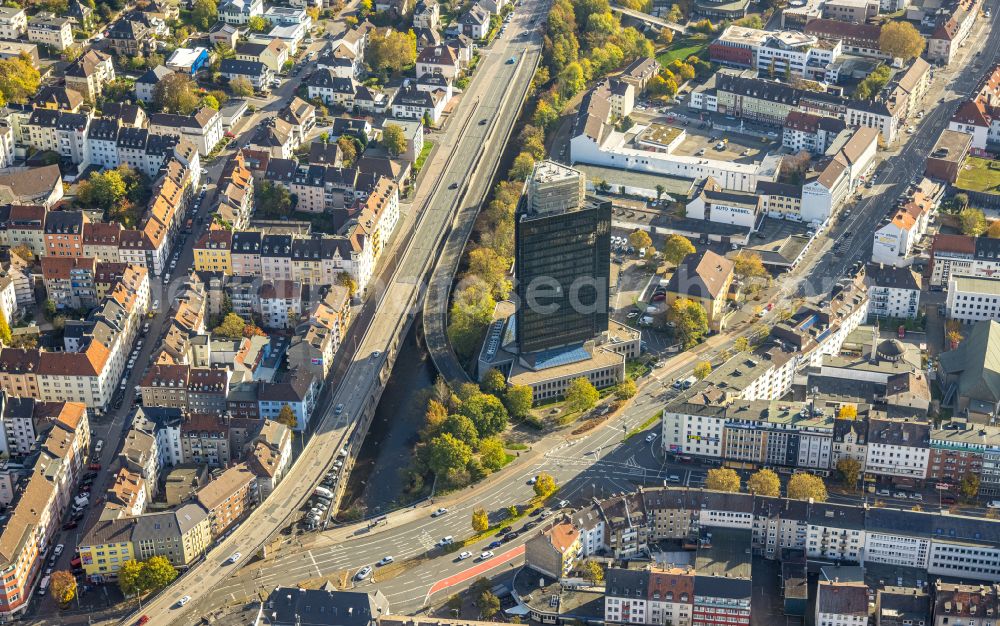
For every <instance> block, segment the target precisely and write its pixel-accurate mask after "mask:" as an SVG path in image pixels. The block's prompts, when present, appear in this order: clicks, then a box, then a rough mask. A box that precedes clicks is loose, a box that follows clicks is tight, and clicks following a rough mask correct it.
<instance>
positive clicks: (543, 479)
mask: <svg viewBox="0 0 1000 626" xmlns="http://www.w3.org/2000/svg"><path fill="white" fill-rule="evenodd" d="M534 488H535V495H536V496H538V497H539V498H545V497H548V496H551V495H552V494H554V493H555V492H556V479H555V478H553V477H552V475H551V474H548V473H546V472H542V473H540V474H539V475H538V477H537V478H536V479H535V485H534Z"/></svg>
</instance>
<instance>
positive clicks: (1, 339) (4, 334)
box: [0, 312, 11, 346]
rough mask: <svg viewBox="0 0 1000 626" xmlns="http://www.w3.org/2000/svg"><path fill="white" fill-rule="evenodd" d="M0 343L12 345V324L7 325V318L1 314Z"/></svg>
mask: <svg viewBox="0 0 1000 626" xmlns="http://www.w3.org/2000/svg"><path fill="white" fill-rule="evenodd" d="M0 343H2V344H3V345H5V346H9V345H10V344H11V334H10V324H8V323H7V316H6V315H4V314H3V312H0Z"/></svg>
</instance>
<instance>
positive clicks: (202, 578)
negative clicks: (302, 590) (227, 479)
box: [143, 2, 543, 624]
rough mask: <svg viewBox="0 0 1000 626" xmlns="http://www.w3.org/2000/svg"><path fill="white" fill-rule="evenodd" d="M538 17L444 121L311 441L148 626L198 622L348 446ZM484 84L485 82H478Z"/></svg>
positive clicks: (517, 27)
mask: <svg viewBox="0 0 1000 626" xmlns="http://www.w3.org/2000/svg"><path fill="white" fill-rule="evenodd" d="M542 12H543V7H542V6H541V3H539V2H534V3H532V2H528V3H525V4H524V6H523V7H522V8H521V9H519V11H518V12H517V17H515V19H514V20H513V21H512V22H511V23H510V24H509V25H508V28H507V33H506V34H505V36H504V37H503V38H502V39H501V40H500V41H498V42H496V43H495V44H494V46H493V47H492V48H490V49H488V50H484V51H483V57H482V59H481V61H480V67H479V69H478V70H477V75H476V77H475V79H474V80H473V83H472V85H471V86H470V88H469V90H468V91H467V93H466V94H465V95H464V96H463V99H462V102H461V103H460V105H459V107H458V109H457V110H456V111H455V112H454V113H453V117H452V119H451V120H449V127H450V128H449V130H450V131H451V132H445V133H444V134H443V135H442V136H441V142H440V143H439V146H438V149H437V150H438V152H437V155H436V157H435V163H434V164H431V165H430V166H431V167H441V172H440V175H439V176H437V177H436V178H435V177H433V176H428V177H427V178H425V179H424V180H425V182H426V183H427V184H428V185H432V187H431V189H430V193H429V194H428V193H427V192H426V191H425V190H423V189H421V190H418V193H417V197H416V198H415V200H414V203H413V204H414V206H415V207H416V210H417V211H418V212H419V213H420V215H419V216H418V218H417V224H416V226H415V229H416V230H415V231H414V234H413V238H412V240H411V241H410V243H409V246H408V247H407V248H406V249H405V250H404V251H402V256H401V260H400V262H399V264H398V269H397V271H396V272H395V274H394V276H393V277H392V279H391V281H390V282H389V283H388V284H387V285H386V286H385V289H384V290H376V293H374V294H373V295H372V296H371V297H372V298H374V299H375V301H376V302H377V306H376V313H375V314H374V316H373V318H372V319H371V321H370V323H369V324H368V326H367V328H366V329H363V332H364V334H363V336H362V337H361V338H360V340H359V341H358V347H357V349H356V350H355V351H354V355H355V356H354V359H353V361H352V362H350V363H349V364H348V365H347V367H346V372H345V373H344V376H343V378H342V379H340V383H339V384H338V385H337V386H336V390H335V392H334V393H333V394H332V398H331V399H330V401H329V402H327V403H325V404H321V406H322V407H323V413H322V414H321V415H319V416H316V417H314V421H316V423H317V428H316V434H315V435H314V436H313V438H312V439H311V440H310V442H309V443H308V444H307V446H306V448H305V449H304V451H303V454H302V455H301V456H300V458H299V459H298V460H297V461H296V463H295V465H294V466H293V468H292V470H291V471H290V473H289V474H288V475H287V476H286V477H285V479H284V481H283V482H282V483H281V484H280V485H279V486H278V488H277V489H276V490H275V492H274V493H272V494H271V496H270V497H269V498H268V499H267V500H266V501H265V502H264V503H262V504H261V505H260V506H259V507H258V508H257V509H256V510H255V511H254V512H253V513H252V514H251V515H250V517H249V518H248V519H247V520H245V521H244V522H243V523H242V525H241V526H240V527H239V528H238V529H237V530H235V531H234V532H233V533H232V534H231V535H230V537H229V538H228V539H226V540H224V541H223V542H222V543H221V544H219V545H217V546H216V547H215V549H213V550H212V551H211V552H210V553H208V554H207V555H206V557H205V559H204V560H203V561H202V562H201V563H199V564H196V565H195V566H193V567H192V568H191V569H190V570H189V571H188V572H186V573H185V575H184V576H182V577H181V578H180V579H178V581H177V582H175V583H174V584H173V585H171V586H170V588H168V589H167V590H166V591H165V592H163V593H162V594H160V596H159V597H158V598H157V599H155V600H154V601H153V602H151V603H150V604H149V605H147V606H146V607H144V610H143V614H145V615H148V616H149V617H150V618H151V619H152V621H151V622H150V623H156V624H159V623H163V624H166V623H181V622H183V621H186V620H189V619H191V618H193V616H195V615H200V614H204V613H203V611H202V610H201V609H200V608H199V607H200V605H201V599H202V598H203V597H205V596H206V595H212V596H215V595H216V594H214V593H210V590H211V589H212V588H213V587H214V586H215V585H216V584H218V583H219V581H221V580H223V579H224V578H226V577H227V576H229V575H230V574H231V572H232V570H233V567H232V566H230V565H226V564H225V560H226V559H227V558H228V557H229V555H231V554H233V553H234V552H237V551H239V552H241V553H243V554H245V555H249V554H253V553H254V552H256V550H257V549H258V547H259V546H261V545H262V544H263V543H264V542H265V541H266V540H267V539H268V538H269V537H270V536H272V535H273V534H274V533H275V532H276V531H277V530H278V529H279V528H280V527H281V526H283V525H284V523H285V521H286V520H287V519H288V517H289V516H290V515H291V514H292V512H294V511H295V509H296V508H297V507H298V504H299V502H301V501H302V500H303V499H304V498H305V497H307V496H308V495H309V494H310V493H311V491H312V486H313V485H315V484H317V483H318V482H319V479H320V477H321V475H322V474H323V472H324V471H325V469H326V467H327V466H328V464H329V463H330V462H332V459H333V458H334V457H335V456H336V452H337V451H338V450H339V449H340V448H341V447H342V446H343V445H344V444H345V443H346V441H345V435H346V434H347V433H348V432H349V431H350V429H351V426H353V424H354V421H355V420H356V419H357V417H358V416H360V415H361V414H362V413H363V411H365V410H369V409H370V408H371V405H372V404H373V403H374V397H373V390H374V389H375V388H376V385H380V384H381V382H379V381H380V377H383V376H387V375H388V368H387V367H386V354H387V352H388V350H389V349H390V348H391V347H392V346H391V344H390V341H392V339H393V338H394V337H396V336H397V335H398V332H397V331H398V330H399V329H400V328H402V327H403V326H405V324H406V322H407V321H408V320H407V317H408V316H409V315H411V310H410V306H411V305H412V303H413V302H414V297H415V296H416V294H417V293H418V291H419V289H420V281H421V278H422V272H423V268H425V267H427V266H428V265H429V263H430V261H431V260H432V259H433V257H434V255H436V254H437V250H438V241H439V239H440V236H441V235H442V234H443V233H444V232H445V230H446V229H447V228H448V227H449V224H450V222H451V220H452V218H453V215H454V206H455V201H456V200H457V199H458V198H459V197H460V194H461V193H463V192H464V189H463V185H465V184H467V183H469V182H470V180H474V179H475V178H476V177H478V176H479V175H480V172H479V171H476V172H470V171H469V167H470V165H471V163H473V162H474V160H475V157H476V155H477V153H478V151H479V150H480V149H481V147H482V146H483V144H484V140H485V139H486V137H487V135H488V134H490V131H491V128H492V125H491V124H488V123H487V124H482V125H480V124H479V123H478V121H473V118H474V120H479V119H481V118H486V119H487V120H490V119H492V118H493V117H495V116H496V115H497V114H498V113H499V112H500V111H501V110H505V109H506V108H507V106H509V105H507V104H506V103H505V97H506V96H507V94H508V93H510V92H514V91H517V89H516V87H517V86H518V85H523V84H525V82H526V81H528V80H530V79H531V73H530V72H524V71H520V70H522V68H523V67H524V66H525V65H527V64H526V63H525V62H524V61H521V62H515V63H509V62H508V61H509V60H510V59H511V58H512V57H513V58H515V59H519V58H520V57H521V56H522V55H524V54H531V55H537V54H539V53H540V47H541V42H540V37H539V36H538V34H537V29H536V32H535V33H534V34H533V35H531V36H530V37H522V36H521V33H522V32H523V31H525V30H530V29H531V21H533V20H534V19H536V18H537V17H539V16H540V15H541V14H542ZM484 76H485V77H486V78H485V79H484V78H482V77H484ZM470 115H471V117H470ZM466 121H471V122H472V123H466ZM449 156H451V157H452V158H448V157H449ZM442 159H445V160H446V161H445V164H444V166H443V167H442V166H440V165H439V163H440V160H442ZM453 184H454V188H452V186H453ZM422 196H425V197H426V203H425V204H422V203H421V202H420V198H421V197H422ZM358 321H360V320H358ZM341 403H342V404H344V405H345V408H344V410H343V411H342V413H341V414H340V415H335V414H334V411H333V407H334V406H336V405H337V404H341ZM182 596H190V597H191V598H192V600H191V601H190V602H189V603H188V604H187V605H186V606H184V607H181V606H180V605H179V604H178V603H177V600H178V599H179V598H181V597H182Z"/></svg>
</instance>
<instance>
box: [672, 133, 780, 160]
mask: <svg viewBox="0 0 1000 626" xmlns="http://www.w3.org/2000/svg"><path fill="white" fill-rule="evenodd" d="M684 130H685V131H687V133H686V135H685V137H684V141H683V142H682V143H681V145H680V146H678V147H677V149H676V150H675V151H674V154H676V155H678V156H704V157H705V158H708V159H716V160H719V161H735V162H740V163H749V162H752V161H756V160H758V159H760V158H761V157H763V153H766V152H767V151H768V150H774V149H776V148H778V147H780V146H775V145H774V144H772V143H767V144H765V143H763V142H761V141H759V140H754V139H752V138H750V137H746V136H741V135H737V136H726V135H725V134H724V133H721V132H719V131H713V130H711V129H709V128H697V127H695V125H693V124H692V125H690V126H687V127H686V128H684ZM723 141H724V142H725V145H724V146H722V143H721V142H723ZM720 146H722V147H720Z"/></svg>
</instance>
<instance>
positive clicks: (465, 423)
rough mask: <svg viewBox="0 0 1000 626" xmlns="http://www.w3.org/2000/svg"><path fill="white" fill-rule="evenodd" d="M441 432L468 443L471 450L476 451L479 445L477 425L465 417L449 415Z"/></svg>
mask: <svg viewBox="0 0 1000 626" xmlns="http://www.w3.org/2000/svg"><path fill="white" fill-rule="evenodd" d="M441 431H442V432H445V433H448V434H449V435H453V436H454V437H455V438H456V439H458V440H460V441H463V442H465V443H467V444H468V445H469V447H470V448H473V449H475V448H476V447H477V446H478V445H479V432H478V431H477V430H476V425H475V424H473V423H472V420H470V419H469V418H468V417H466V416H464V415H459V414H455V415H449V416H448V419H446V420H445V421H444V424H442V426H441Z"/></svg>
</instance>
